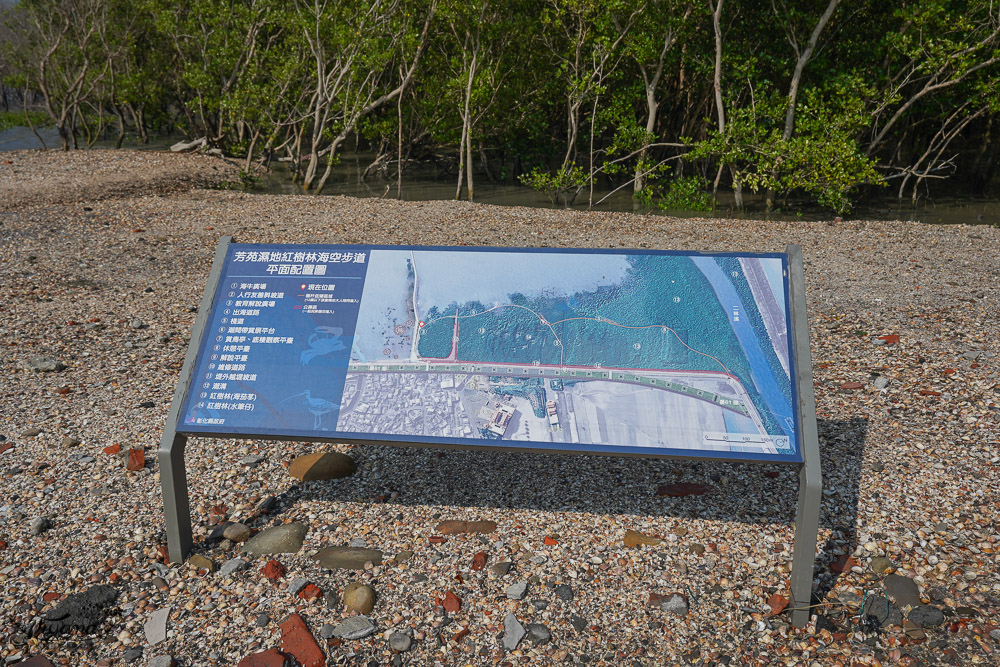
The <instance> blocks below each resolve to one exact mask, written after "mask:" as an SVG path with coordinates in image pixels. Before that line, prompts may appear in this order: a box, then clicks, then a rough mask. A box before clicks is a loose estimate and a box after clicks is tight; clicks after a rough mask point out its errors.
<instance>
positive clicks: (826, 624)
mask: <svg viewBox="0 0 1000 667" xmlns="http://www.w3.org/2000/svg"><path fill="white" fill-rule="evenodd" d="M820 630H826V631H827V632H837V624H836V623H834V622H833V621H831V620H830V617H829V616H825V615H823V614H819V615H817V616H816V632H819V631H820Z"/></svg>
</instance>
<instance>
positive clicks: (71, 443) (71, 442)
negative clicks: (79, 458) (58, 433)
mask: <svg viewBox="0 0 1000 667" xmlns="http://www.w3.org/2000/svg"><path fill="white" fill-rule="evenodd" d="M59 444H60V445H62V446H63V447H64V448H66V449H70V448H72V447H77V446H79V444H80V440H79V439H78V438H74V437H72V436H69V435H67V436H66V437H65V438H63V439H62V442H60V443H59Z"/></svg>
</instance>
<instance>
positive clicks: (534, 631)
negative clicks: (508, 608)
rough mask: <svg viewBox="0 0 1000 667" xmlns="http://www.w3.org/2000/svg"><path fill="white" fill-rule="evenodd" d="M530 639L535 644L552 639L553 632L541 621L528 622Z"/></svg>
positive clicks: (546, 642)
mask: <svg viewBox="0 0 1000 667" xmlns="http://www.w3.org/2000/svg"><path fill="white" fill-rule="evenodd" d="M528 641H529V642H531V643H532V644H534V645H535V646H541V645H542V644H548V643H549V642H550V641H552V632H551V631H550V630H549V629H548V628H547V627H545V626H544V625H542V624H541V623H528Z"/></svg>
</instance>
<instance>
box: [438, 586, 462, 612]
mask: <svg viewBox="0 0 1000 667" xmlns="http://www.w3.org/2000/svg"><path fill="white" fill-rule="evenodd" d="M441 606H442V607H444V610H445V611H446V612H448V613H449V614H457V613H458V611H459V610H460V609H461V608H462V598H460V597H458V596H457V595H455V594H454V593H452V592H451V591H448V592H447V593H445V594H444V601H443V602H442V603H441Z"/></svg>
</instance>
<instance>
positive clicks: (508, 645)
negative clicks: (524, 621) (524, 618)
mask: <svg viewBox="0 0 1000 667" xmlns="http://www.w3.org/2000/svg"><path fill="white" fill-rule="evenodd" d="M503 632H504V635H503V647H504V648H505V649H507V650H508V651H513V650H514V649H516V648H517V645H518V644H520V643H521V640H522V639H524V636H525V635H526V634H527V631H526V630H525V629H524V626H523V625H521V624H520V623H519V622H518V620H517V616H514V614H507V615H506V616H504V619H503Z"/></svg>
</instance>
